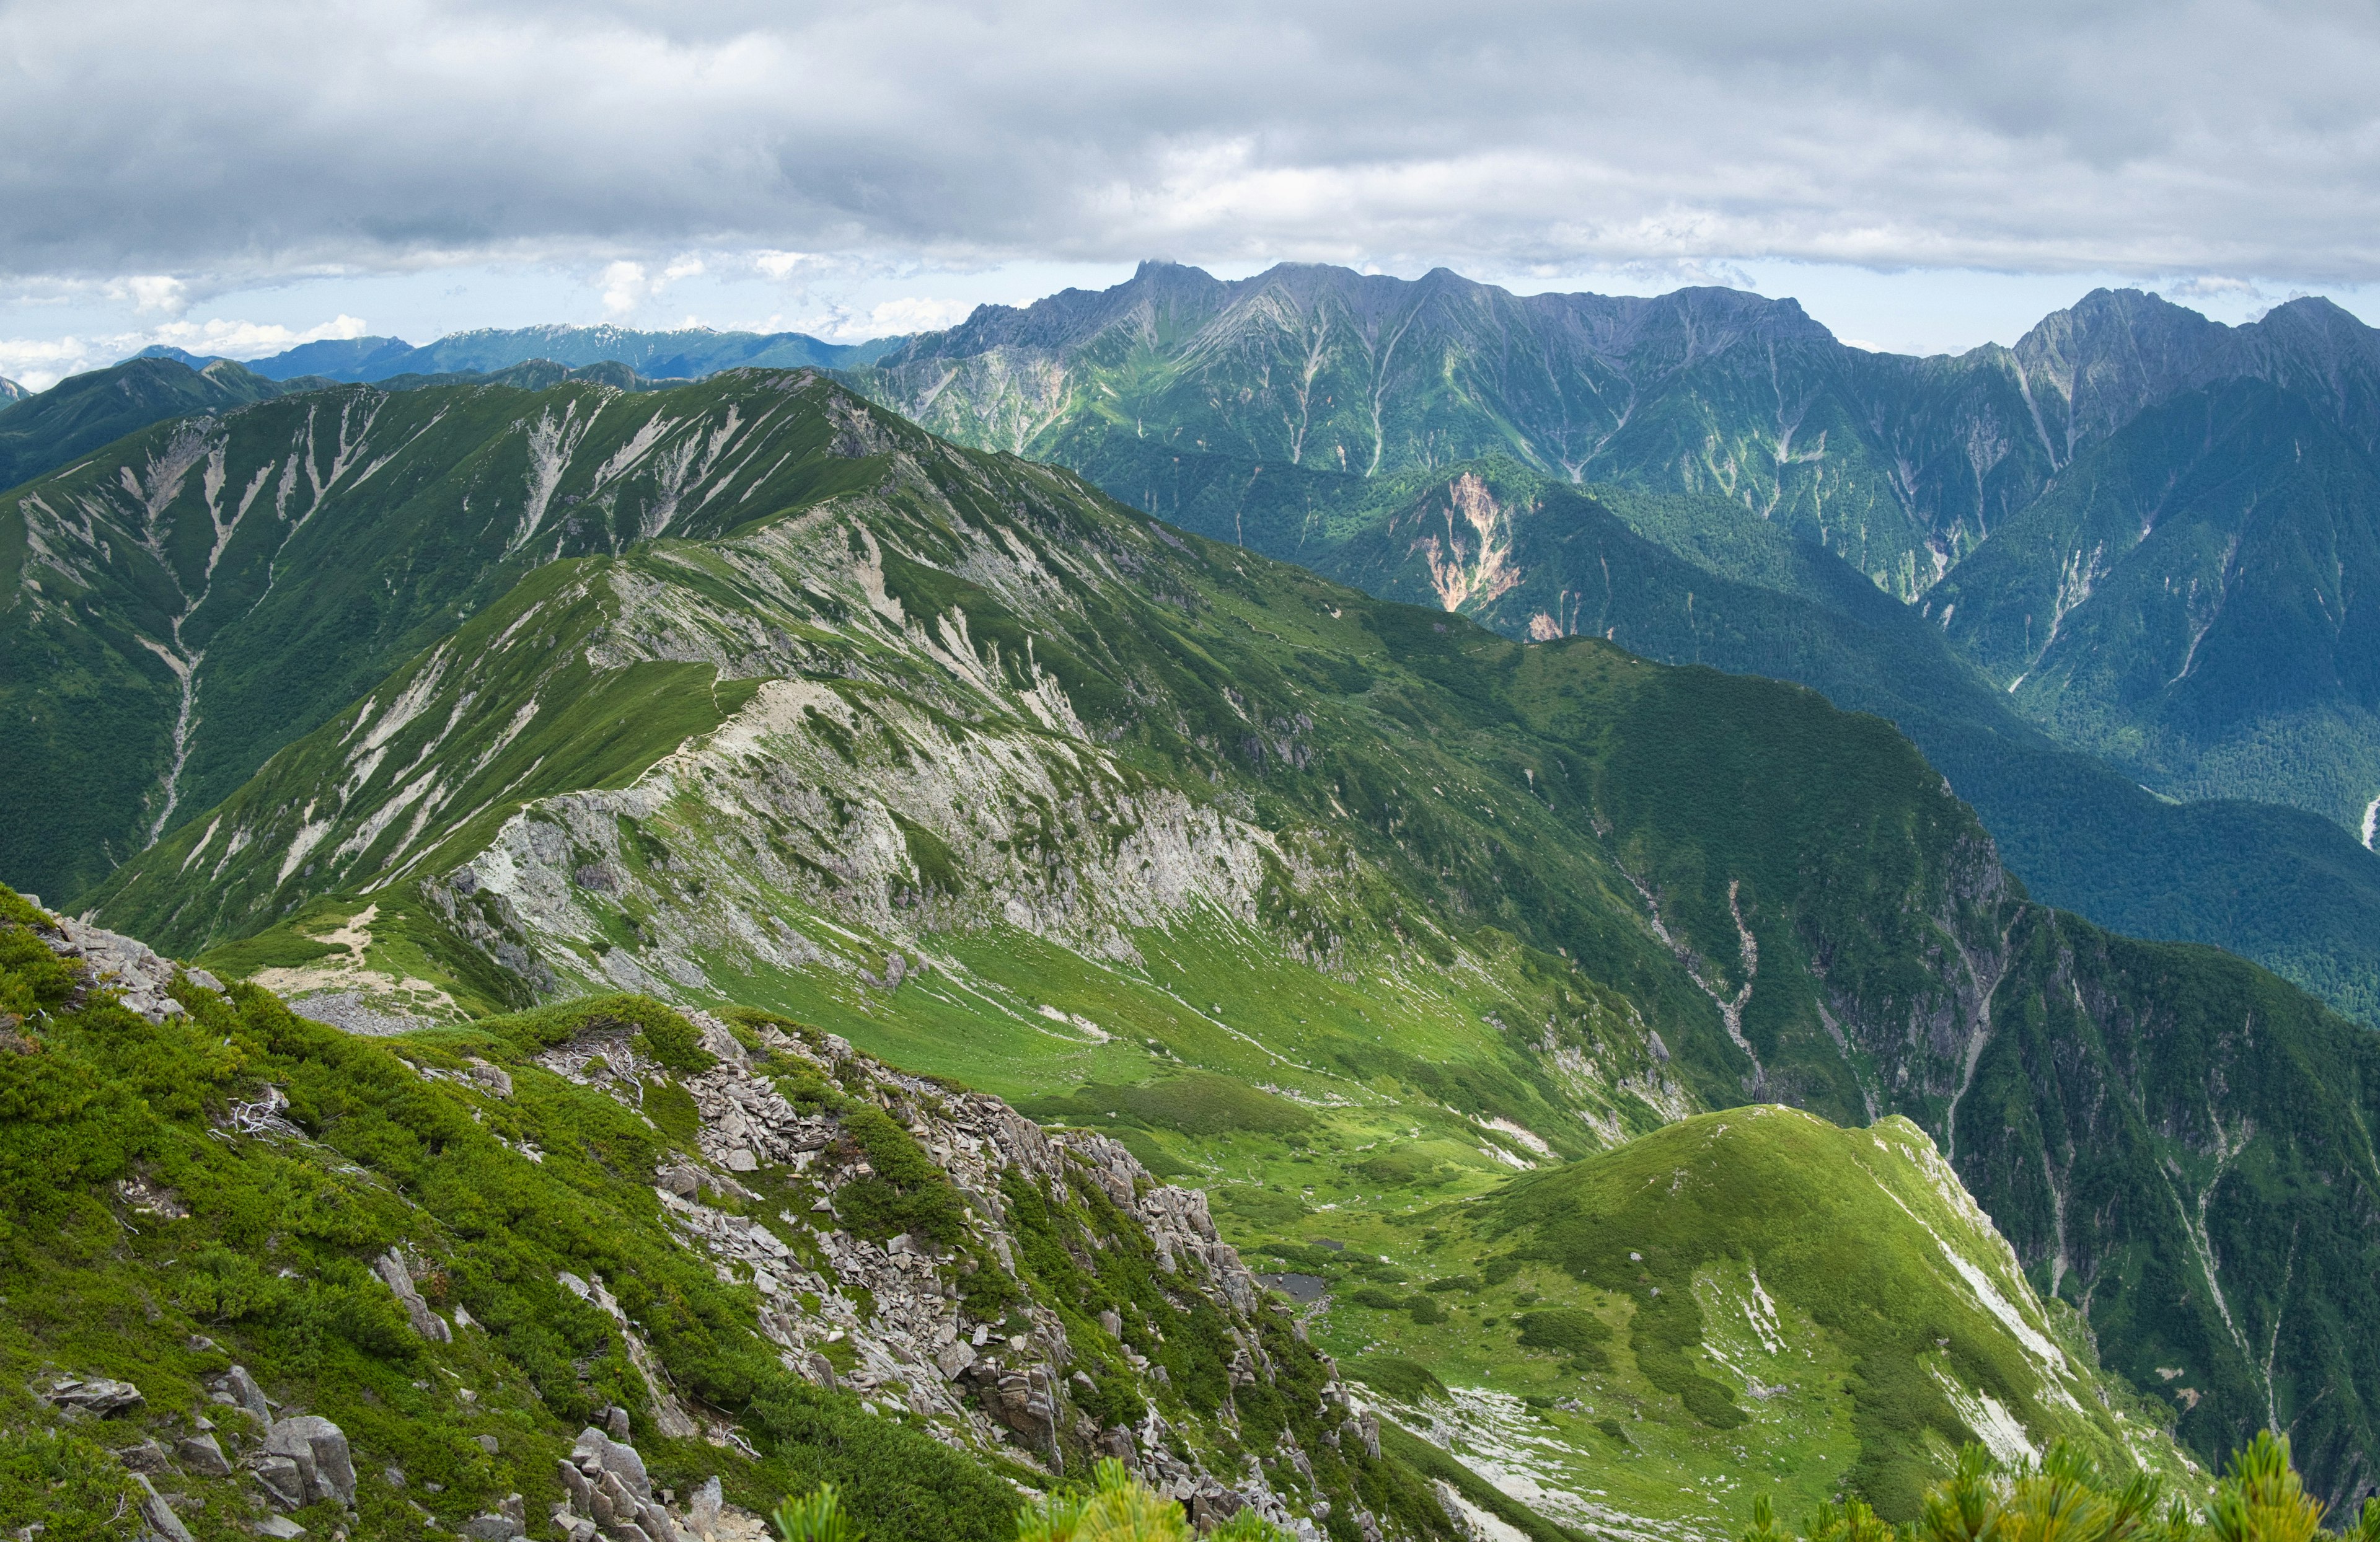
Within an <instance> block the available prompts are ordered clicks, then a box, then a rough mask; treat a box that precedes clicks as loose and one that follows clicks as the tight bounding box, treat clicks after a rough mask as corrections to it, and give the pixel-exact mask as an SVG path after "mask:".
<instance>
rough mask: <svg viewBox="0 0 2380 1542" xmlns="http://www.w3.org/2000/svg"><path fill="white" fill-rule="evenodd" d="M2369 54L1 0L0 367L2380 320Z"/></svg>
mask: <svg viewBox="0 0 2380 1542" xmlns="http://www.w3.org/2000/svg"><path fill="white" fill-rule="evenodd" d="M2375 81H2380V9H2375V7H2374V6H2372V5H2370V4H2364V3H2355V4H2329V5H2292V4H2196V5H2193V4H2188V3H2182V4H2176V3H2174V0H2156V3H2132V0H2060V3H2058V4H2034V3H2030V0H1999V3H1998V4H1995V5H1991V6H1982V5H1976V4H1973V3H1971V0H1969V3H1961V4H1958V5H1940V6H1925V5H1913V4H1910V3H1907V0H1835V3H1826V0H1819V3H1815V4H1803V5H1799V6H1777V5H1774V4H1767V3H1764V4H1751V3H1743V0H1687V3H1678V0H1671V3H1669V4H1663V5H1647V4H1645V3H1643V0H1628V3H1626V4H1609V5H1607V4H1598V3H1581V0H1561V3H1555V4H1532V3H1515V4H1493V3H1490V4H1481V3H1479V0H1469V3H1466V4H1463V5H1459V6H1458V5H1449V4H1446V3H1444V0H1434V3H1431V4H1427V5H1420V4H1407V3H1404V0H1364V3H1362V4H1353V3H1349V4H1330V5H1296V4H1282V3H1281V0H1260V3H1250V4H1245V5H1241V4H1224V5H1214V4H1205V5H1200V4H1184V3H1181V0H1171V3H1166V4H1146V5H1144V4H1138V3H1135V0H1101V3H1099V4H1096V5H1080V6H1076V5H1067V4H1019V5H1004V6H990V5H948V4H931V3H926V4H876V5H868V4H843V5H838V6H793V5H759V4H750V3H744V0H708V3H705V4H701V5H663V4H658V3H654V4H642V3H637V0H569V3H568V4H560V3H555V4H540V3H534V0H519V3H510V0H499V3H492V4H454V3H447V0H370V3H369V4H335V3H334V4H324V3H322V0H307V3H304V4H298V3H287V0H239V3H238V4H236V5H235V4H224V3H219V0H172V3H170V4H158V3H150V0H0V374H7V375H12V376H15V377H17V378H19V379H23V380H26V381H28V382H30V383H36V384H38V383H43V382H46V381H47V380H49V379H53V378H55V376H56V375H58V374H59V373H62V372H65V371H67V370H71V369H76V368H84V367H89V366H91V365H92V364H97V363H104V362H107V361H109V360H110V359H112V358H115V357H116V356H117V355H118V354H120V353H123V352H129V351H132V348H134V347H137V346H140V344H141V343H142V342H146V341H150V340H152V339H158V338H164V339H168V340H173V341H177V342H180V343H182V344H183V345H184V346H190V347H193V348H194V349H196V350H198V351H207V352H223V353H229V354H233V355H235V356H249V355H254V354H258V353H262V352H270V351H274V350H275V349H277V348H278V347H280V346H286V344H287V343H288V342H290V341H294V340H297V339H298V338H302V337H307V336H322V335H343V334H358V333H360V332H364V331H370V332H373V333H384V334H399V335H404V336H407V337H410V338H412V339H413V340H414V341H417V342H420V341H427V340H428V339H429V338H430V337H431V336H433V335H436V334H439V333H442V332H444V331H448V330H453V329H455V328H458V327H463V326H475V325H522V324H528V323H530V322H543V321H575V322H591V321H601V320H617V321H620V322H625V323H630V324H637V325H647V326H657V325H676V324H682V323H684V322H686V321H687V320H688V319H689V318H691V319H694V320H696V321H698V322H701V323H703V324H709V325H717V326H762V327H771V328H777V327H784V328H796V329H800V330H807V331H814V332H818V333H820V334H827V335H832V336H836V337H840V338H851V337H856V336H862V335H868V334H873V333H880V332H896V331H911V330H917V329H918V328H920V327H925V326H932V325H939V324H944V323H946V322H949V321H951V320H954V319H955V318H956V317H958V316H960V315H963V314H964V313H965V310H966V309H967V308H968V307H969V306H971V305H973V304H974V303H976V302H977V301H979V300H983V299H1001V300H1009V301H1021V300H1025V299H1029V298H1031V297H1035V296H1037V295H1038V294H1042V293H1046V292H1048V291H1049V290H1050V289H1052V288H1056V287H1061V286H1062V285H1065V284H1069V283H1073V284H1085V285H1091V284H1104V283H1112V282H1115V281H1116V280H1118V279H1120V278H1121V277H1123V276H1124V275H1126V274H1128V273H1130V271H1131V268H1132V266H1133V264H1134V262H1135V261H1137V260H1138V259H1140V258H1142V257H1146V256H1151V255H1163V256H1169V257H1172V258H1176V259H1178V260H1180V261H1191V262H1197V263H1200V264H1202V265H1205V266H1208V267H1209V268H1211V269H1213V270H1214V271H1216V272H1219V273H1229V274H1239V273H1249V272H1254V271H1256V270H1257V269H1259V268H1261V267H1263V266H1266V265H1268V264H1269V263H1270V262H1273V261H1281V260H1285V259H1299V260H1312V261H1335V262H1345V263H1349V264H1352V265H1355V266H1364V267H1371V268H1375V269H1378V270H1381V271H1387V272H1393V273H1420V272H1423V271H1425V270H1427V268H1429V267H1432V266H1435V265H1438V264H1441V263H1442V264H1445V265H1447V266H1450V267H1453V268H1456V269H1458V270H1460V271H1462V272H1464V273H1470V274H1473V275H1474V276H1476V277H1481V278H1485V279H1488V280H1491V281H1496V282H1502V283H1506V284H1508V285H1511V286H1512V287H1515V288H1520V289H1544V288H1550V287H1560V288H1600V289H1604V290H1629V291H1633V292H1640V293H1642V292H1653V291H1658V290H1660V289H1665V288H1670V287H1675V286H1676V285H1680V284H1683V283H1732V284H1743V285H1753V286H1755V287H1758V288H1759V289H1761V290H1762V291H1763V292H1764V293H1769V294H1793V295H1796V296H1799V297H1802V298H1803V300H1804V302H1805V304H1807V305H1808V307H1809V309H1810V310H1811V311H1812V312H1813V314H1815V315H1816V316H1817V317H1818V318H1819V319H1820V320H1821V321H1824V322H1828V324H1829V325H1831V326H1833V327H1834V328H1835V330H1836V331H1837V332H1838V333H1839V334H1841V335H1844V336H1846V337H1847V338H1852V339H1854V340H1857V341H1860V342H1863V343H1867V344H1871V345H1873V346H1884V347H1893V348H1903V349H1914V350H1926V351H1933V350H1940V349H1954V348H1961V347H1965V346H1973V344H1975V343H1978V342H1983V341H1985V340H1998V341H2002V342H2009V341H2013V340H2014V337H2015V335H2016V334H2018V333H2020V332H2022V330H2023V328H2024V326H2025V325H2026V324H2028V323H2029V322H2031V321H2033V320H2034V319H2035V318H2037V317H2038V316H2039V315H2040V314H2041V312H2042V311H2044V310H2048V309H2051V308H2052V307H2054V306H2057V305H2060V304H2064V303H2068V302H2070V300H2072V299H2073V298H2074V297H2077V296H2079V295H2080V294H2081V293H2083V291H2084V290H2085V289H2087V288H2089V287H2091V286H2092V285H2095V284H2100V283H2137V284H2141V285H2145V286H2148V287H2154V288H2157V289H2159V290H2161V291H2162V292H2164V293H2165V294H2167V295H2168V297H2173V298H2176V299H2179V300H2181V301H2182V302H2183V303H2187V304H2192V305H2195V306H2197V307H2198V308H2199V309H2201V310H2206V311H2207V312H2208V313H2209V314H2212V315H2216V316H2218V317H2220V318H2222V319H2225V320H2239V319H2242V318H2244V317H2245V316H2247V315H2250V314H2253V313H2254V312H2256V311H2258V310H2261V309H2262V308H2263V307H2265V306H2266V305H2269V304H2272V303H2274V302H2275V301H2277V300H2279V299H2283V298H2286V297H2289V295H2291V294H2294V293H2301V292H2313V293H2325V294H2330V295H2332V296H2334V297H2337V298H2338V299H2339V300H2340V301H2341V302H2342V303H2345V304H2347V305H2349V306H2350V309H2354V310H2358V311H2359V312H2361V313H2362V314H2363V315H2365V316H2366V318H2367V319H2372V320H2380V91H2376V90H2375V89H2374V82H2375Z"/></svg>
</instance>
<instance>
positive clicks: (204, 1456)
mask: <svg viewBox="0 0 2380 1542" xmlns="http://www.w3.org/2000/svg"><path fill="white" fill-rule="evenodd" d="M174 1458H175V1460H176V1461H177V1462H179V1463H181V1464H182V1465H183V1466H184V1467H186V1468H188V1470H189V1471H191V1472H193V1473H196V1474H197V1475H199V1476H200V1477H229V1476H231V1459H230V1458H229V1457H226V1456H225V1455H224V1451H223V1447H222V1446H220V1445H218V1444H217V1443H216V1441H215V1438H214V1437H213V1436H212V1435H211V1434H204V1433H201V1434H198V1435H189V1436H185V1437H184V1438H182V1439H179V1440H176V1442H175V1443H174Z"/></svg>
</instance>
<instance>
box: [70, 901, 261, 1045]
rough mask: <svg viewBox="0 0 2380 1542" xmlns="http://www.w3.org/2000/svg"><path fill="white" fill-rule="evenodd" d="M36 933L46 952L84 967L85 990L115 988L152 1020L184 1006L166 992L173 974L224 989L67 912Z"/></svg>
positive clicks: (135, 1009)
mask: <svg viewBox="0 0 2380 1542" xmlns="http://www.w3.org/2000/svg"><path fill="white" fill-rule="evenodd" d="M29 897H30V896H29ZM34 903H35V904H36V905H38V904H39V903H40V902H39V901H35V902H34ZM35 931H36V934H37V935H38V936H40V938H41V939H42V941H43V942H45V943H47V944H48V945H49V950H50V952H52V953H55V954H57V955H58V956H59V957H60V958H66V959H72V960H76V961H78V962H79V963H80V964H81V965H83V970H84V977H85V980H86V984H85V986H84V989H85V990H113V991H114V992H115V996H116V999H117V1001H118V1002H121V1003H122V1004H123V1005H124V1006H125V1008H126V1009H128V1011H132V1012H137V1013H139V1014H140V1015H141V1016H143V1017H145V1018H147V1019H148V1020H149V1021H150V1022H152V1023H162V1022H164V1020H165V1019H166V1018H168V1017H175V1016H179V1015H180V1014H182V1013H184V1012H186V1011H188V1008H186V1007H184V1006H183V1005H182V1003H181V1002H177V1001H176V1000H175V999H174V998H173V997H172V996H171V995H169V994H167V991H168V990H169V989H170V988H171V987H172V986H173V983H174V977H176V975H183V976H184V977H186V978H187V979H188V981H189V982H190V983H191V984H192V985H196V986H200V987H202V988H204V989H206V990H222V989H223V986H222V984H221V983H220V982H219V981H217V980H216V978H215V977H214V976H212V975H211V974H209V973H207V972H206V971H205V970H204V969H191V970H188V971H185V970H183V968H182V966H181V965H178V964H176V963H175V962H174V961H173V960H172V959H170V958H165V957H163V956H161V955H160V954H159V953H157V952H156V950H154V949H152V948H151V947H150V946H149V945H148V944H147V943H146V942H142V941H139V940H137V939H135V938H130V937H127V936H124V935H123V934H122V933H120V932H114V931H109V930H108V929H106V928H104V927H95V926H91V925H90V924H88V923H87V922H83V921H78V920H76V919H75V918H74V917H71V916H52V917H47V920H46V924H44V925H42V926H39V927H37V928H36V929H35Z"/></svg>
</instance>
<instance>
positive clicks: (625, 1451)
mask: <svg viewBox="0 0 2380 1542" xmlns="http://www.w3.org/2000/svg"><path fill="white" fill-rule="evenodd" d="M570 1460H571V1463H573V1464H574V1465H575V1466H577V1469H578V1470H579V1471H580V1472H581V1473H583V1474H585V1475H587V1476H588V1477H589V1479H590V1480H592V1479H596V1478H598V1477H600V1475H601V1474H604V1473H610V1474H612V1475H614V1476H616V1477H617V1478H619V1480H620V1483H621V1486H622V1487H625V1488H626V1489H627V1491H628V1492H629V1493H630V1494H632V1495H634V1496H635V1497H636V1498H637V1499H639V1500H649V1499H650V1498H652V1495H653V1481H652V1479H651V1478H650V1477H648V1476H647V1475H645V1459H644V1458H643V1457H641V1456H638V1455H637V1448H636V1447H634V1446H631V1445H628V1444H626V1443H625V1442H623V1441H619V1440H614V1439H612V1438H611V1437H610V1436H609V1435H606V1434H604V1433H603V1432H602V1431H601V1430H600V1429H597V1428H595V1427H593V1426H591V1425H590V1426H589V1427H587V1428H585V1429H582V1430H580V1431H579V1432H578V1443H577V1445H575V1446H573V1447H571V1448H570Z"/></svg>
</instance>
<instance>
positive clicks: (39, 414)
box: [0, 358, 284, 491]
mask: <svg viewBox="0 0 2380 1542" xmlns="http://www.w3.org/2000/svg"><path fill="white" fill-rule="evenodd" d="M283 389H284V388H283V386H282V384H281V382H278V381H274V380H268V379H266V378H265V377H264V376H262V375H259V374H255V373H253V372H251V371H249V370H245V369H243V368H241V367H240V366H239V365H237V364H234V363H233V362H231V360H229V359H225V358H219V359H214V360H212V361H211V362H209V363H208V364H206V366H205V367H204V368H203V369H195V370H194V369H192V368H190V367H189V366H188V365H186V364H181V363H178V362H176V361H175V360H173V359H170V358H130V359H127V360H125V361H124V362H123V363H121V364H118V365H115V366H113V367H111V368H109V369H105V370H92V371H91V373H89V374H85V375H72V376H69V377H67V379H65V380H62V381H60V382H58V383H57V384H55V385H54V386H52V387H50V388H49V389H48V390H47V391H42V392H37V393H32V394H28V393H26V392H24V391H23V390H22V389H21V388H19V389H18V390H14V391H10V392H0V401H5V402H6V403H7V404H8V405H7V406H6V407H5V408H0V491H5V490H6V489H8V488H12V487H15V486H17V485H18V483H20V482H29V481H31V480H33V479H34V478H36V477H39V476H42V474H44V473H45V472H49V471H52V470H55V469H56V468H57V467H61V466H64V465H66V464H67V462H68V461H71V460H73V459H74V458H75V457H76V456H77V455H89V454H90V453H91V451H93V450H97V449H101V448H103V446H105V445H108V444H111V443H115V441H116V440H119V439H121V438H123V437H124V436H125V435H126V434H128V433H132V432H134V431H138V430H140V429H145V428H147V427H148V426H149V425H150V424H152V423H155V422H159V421H161V420H163V419H168V418H180V417H184V416H187V415H188V414H192V413H207V412H225V411H229V410H230V409H232V408H234V407H243V406H245V405H247V404H248V403H249V402H260V401H263V400H265V399H267V398H268V397H272V396H277V395H280V394H281V392H282V390H283Z"/></svg>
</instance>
